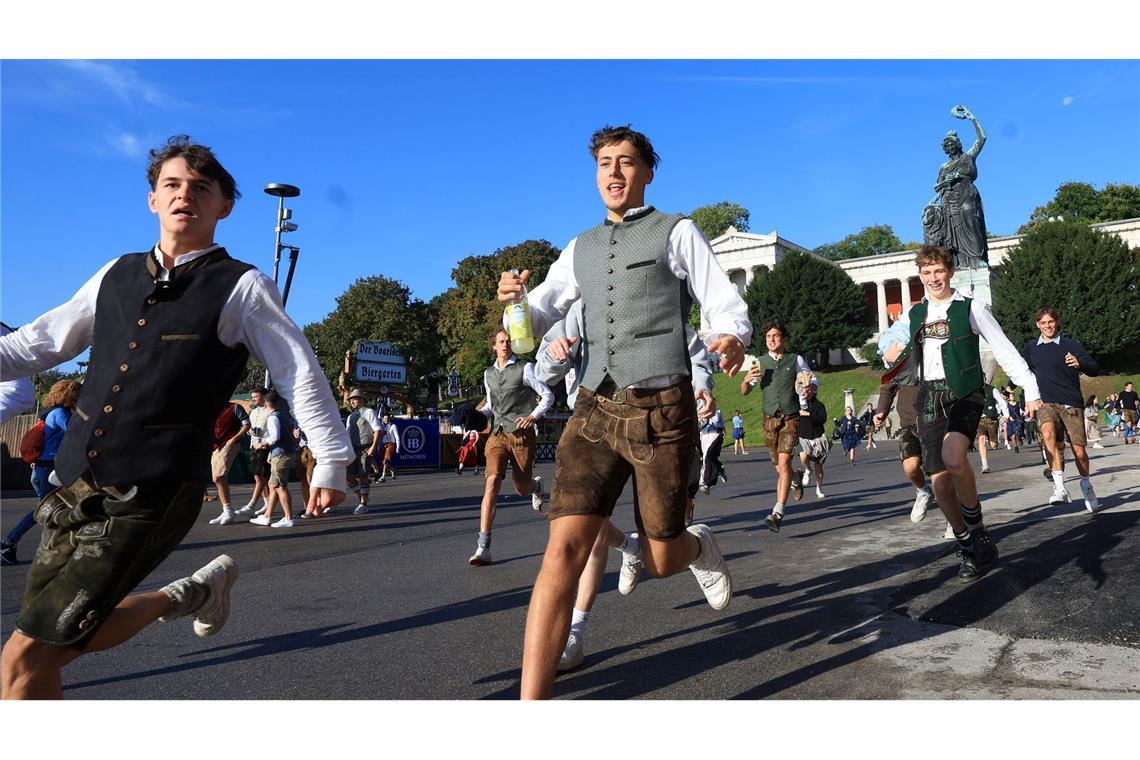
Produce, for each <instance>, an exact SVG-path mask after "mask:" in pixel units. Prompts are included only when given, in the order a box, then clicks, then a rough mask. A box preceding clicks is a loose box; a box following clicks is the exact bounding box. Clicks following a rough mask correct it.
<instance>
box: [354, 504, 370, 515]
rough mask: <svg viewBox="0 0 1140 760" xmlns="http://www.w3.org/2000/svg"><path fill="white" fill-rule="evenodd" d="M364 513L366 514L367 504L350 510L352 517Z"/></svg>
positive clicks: (358, 505)
mask: <svg viewBox="0 0 1140 760" xmlns="http://www.w3.org/2000/svg"><path fill="white" fill-rule="evenodd" d="M366 512H368V505H367V504H357V505H356V509H354V510H352V514H354V515H363V514H365V513H366Z"/></svg>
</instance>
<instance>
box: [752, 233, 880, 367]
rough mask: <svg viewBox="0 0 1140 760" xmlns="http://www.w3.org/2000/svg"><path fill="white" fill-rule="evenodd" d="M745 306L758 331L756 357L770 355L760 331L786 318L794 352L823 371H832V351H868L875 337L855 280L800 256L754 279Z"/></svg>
mask: <svg viewBox="0 0 1140 760" xmlns="http://www.w3.org/2000/svg"><path fill="white" fill-rule="evenodd" d="M744 302H745V303H746V304H748V318H749V319H750V320H751V321H752V326H753V328H754V330H753V333H752V346H751V348H750V352H751V353H753V354H761V353H764V352H765V351H766V350H767V348H766V347H765V345H764V335H763V334H762V333H761V331H760V326H761V325H762V324H764V322H766V321H768V320H769V319H782V320H783V321H784V324H785V325H787V327H788V346H789V348H790V349H791V350H793V351H795V352H797V353H800V354H803V355H804V356H806V357H813V356H815V357H816V359H817V362H818V363H819V365H820V366H827V364H828V357H827V352H828V350H829V349H832V348H851V347H853V346H862V345H864V344H865V343H866V342H867V341H868V339H870V337H871V334H872V333H873V332H874V331H873V329H872V328H871V327H870V326H869V325H868V324H867V323H868V310H869V307H868V305H867V300H866V299H865V298H864V297H863V290H862V289H861V288H860V287H859V286H858V285H856V284H855V282H854V281H853V280H852V279H851V277H850V275H848V274H847V273H846V272H844V271H843V270H842V269H840V268H839V267H838V266H836V265H834V264H829V263H828V262H826V261H821V260H820V259H818V258H816V257H815V256H811V255H809V254H805V253H800V252H799V251H792V252H790V253H788V254H787V255H786V256H784V258H783V259H782V260H781V261H780V263H779V264H777V265H776V266H775V267H774V268H773V269H772V271H771V272H768V273H767V274H766V275H764V276H763V277H754V278H753V279H752V282H750V283H749V284H748V288H747V290H745V291H744Z"/></svg>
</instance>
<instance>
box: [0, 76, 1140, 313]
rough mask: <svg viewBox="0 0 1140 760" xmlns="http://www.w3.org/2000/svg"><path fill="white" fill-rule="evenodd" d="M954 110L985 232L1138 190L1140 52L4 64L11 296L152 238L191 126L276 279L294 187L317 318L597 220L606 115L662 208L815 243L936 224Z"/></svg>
mask: <svg viewBox="0 0 1140 760" xmlns="http://www.w3.org/2000/svg"><path fill="white" fill-rule="evenodd" d="M956 103H965V104H966V105H968V106H969V107H970V108H971V109H972V110H973V111H974V113H975V114H977V115H978V117H979V118H980V119H981V121H982V124H983V126H984V127H985V128H986V130H987V132H988V137H989V140H988V142H987V144H986V147H985V150H984V152H983V154H982V156H981V159H980V161H979V172H980V176H979V180H978V187H979V189H980V190H981V193H982V197H983V200H984V203H985V208H986V218H987V222H988V224H989V226H990V230H991V231H992V232H995V233H1011V232H1013V231H1015V230H1016V228H1017V227H1018V225H1020V224H1021V223H1022V222H1024V221H1025V219H1026V218H1027V217H1028V215H1029V213H1030V212H1031V211H1032V209H1033V208H1034V207H1035V206H1037V205H1040V204H1042V203H1044V202H1045V201H1047V200H1048V199H1049V198H1050V197H1051V196H1052V194H1053V191H1054V190H1055V188H1056V187H1057V185H1058V184H1060V183H1062V182H1065V181H1068V180H1081V181H1086V182H1091V183H1093V184H1095V185H1097V186H1101V185H1103V184H1104V183H1106V182H1128V183H1140V64H1138V63H1137V62H1135V61H1119V60H1117V61H1074V60H1066V61H985V60H957V61H905V60H890V61H874V60H863V61H818V60H781V61H684V60H681V61H673V60H651V61H369V60H343V61H324V60H297V61H243V60H222V61H178V60H165V61H114V60H109V61H107V60H105V61H86V62H84V61H66V62H65V61H27V60H19V61H5V62H4V63H3V66H2V68H0V109H2V114H3V119H2V123H0V140H2V142H0V161H2V168H3V171H2V174H0V192H2V201H3V202H2V206H0V223H2V227H0V298H2V306H0V309H2V316H3V319H4V321H6V322H8V323H9V324H20V323H22V322H25V321H27V320H30V319H32V318H33V317H35V316H36V315H38V314H39V313H41V312H42V311H44V310H46V309H47V308H50V307H52V306H54V305H56V304H58V303H60V302H62V301H63V300H65V299H66V297H67V296H69V295H70V294H71V293H72V292H74V291H75V290H76V289H77V288H78V287H79V286H80V285H81V284H82V283H83V282H84V281H85V280H86V279H87V278H88V277H89V276H90V275H91V274H92V273H94V271H95V270H96V269H97V268H98V267H99V266H100V265H101V264H102V263H104V262H105V261H107V260H109V259H110V258H112V257H114V256H116V255H118V254H120V253H123V252H127V251H136V250H143V249H146V248H148V247H150V246H151V245H153V244H154V242H155V240H156V239H157V225H156V223H155V220H154V218H153V217H152V215H151V214H150V213H149V212H148V211H147V208H146V191H147V189H148V188H147V186H146V181H145V165H146V150H147V149H148V148H150V147H152V146H154V145H157V144H159V143H161V142H162V141H163V140H165V138H166V137H167V136H169V135H171V134H174V133H179V132H183V133H188V134H190V135H191V136H192V137H193V138H195V139H196V140H198V141H201V142H204V143H206V144H208V145H211V146H212V147H213V148H214V149H215V151H216V152H217V153H218V155H219V156H220V158H221V160H222V161H223V163H224V164H225V165H226V166H227V168H229V170H230V171H231V172H232V173H233V174H234V176H235V177H236V178H237V180H238V185H239V188H240V189H241V190H242V191H243V193H244V197H243V199H242V200H241V201H239V203H238V204H237V207H236V210H235V212H234V214H233V215H232V216H231V217H230V218H229V219H228V220H226V221H224V222H222V223H221V225H220V226H219V234H218V241H219V242H221V243H223V244H225V245H226V246H227V248H229V250H230V251H231V253H233V254H234V255H236V256H237V257H239V258H242V259H245V260H247V261H250V262H252V263H254V264H256V265H258V266H259V267H261V268H262V269H263V270H265V271H271V269H272V252H273V251H272V243H273V241H272V237H273V223H274V214H275V209H276V199H274V198H271V197H269V196H267V195H265V194H264V193H263V192H262V190H261V188H262V187H263V186H264V185H265V184H266V183H268V182H288V183H291V184H295V185H298V186H300V187H301V189H302V195H301V196H300V197H299V198H297V199H295V200H294V201H292V202H291V204H290V205H291V207H292V208H293V209H294V215H295V221H297V222H298V223H299V224H300V230H299V231H298V232H296V233H293V234H292V235H289V236H287V239H288V242H291V243H293V244H295V245H299V246H300V247H301V249H302V253H301V260H300V264H299V267H298V273H297V277H296V280H295V284H294V290H293V293H292V295H291V296H290V302H289V311H290V313H291V314H292V315H293V317H294V319H296V320H297V322H299V323H300V324H306V323H308V322H313V321H318V320H320V319H322V318H323V317H324V316H325V315H326V314H327V313H328V312H329V311H330V310H332V309H333V308H334V306H335V298H336V296H337V295H339V294H340V293H341V292H343V290H344V289H345V288H346V287H347V286H348V285H349V284H350V283H351V282H352V280H353V279H355V278H356V277H359V276H363V275H371V274H384V275H387V276H389V277H394V278H396V279H398V280H401V281H403V282H405V283H406V284H407V285H408V286H410V287H411V289H412V291H413V292H414V294H415V295H416V296H418V297H420V298H423V299H425V300H426V299H428V298H430V297H432V296H434V295H435V294H437V293H440V292H441V291H443V290H445V289H446V288H447V287H449V285H450V271H451V269H452V267H453V266H454V265H455V263H456V262H458V261H459V260H460V259H461V258H463V257H464V256H467V255H470V254H473V253H488V252H491V251H493V250H495V249H496V248H500V247H503V246H507V245H512V244H514V243H517V242H521V241H523V240H526V239H529V238H545V239H547V240H549V241H550V242H552V243H553V244H555V245H557V246H559V247H563V246H564V245H565V244H566V242H567V241H568V240H569V239H570V238H571V237H572V236H573V235H574V234H576V233H577V232H579V231H581V230H582V229H584V228H586V227H588V226H590V225H592V224H595V223H597V222H598V221H599V220H600V219H601V218H602V207H601V205H600V202H599V199H598V196H597V191H596V189H595V187H594V179H593V166H592V164H591V160H590V156H589V155H588V153H587V151H586V148H585V145H586V142H587V139H588V137H589V135H590V133H591V132H592V131H593V130H594V129H596V128H597V127H598V126H600V125H602V124H604V123H606V122H609V123H625V122H631V123H632V124H633V125H634V127H635V128H638V129H640V130H642V131H644V132H646V133H647V134H648V135H649V136H650V137H651V138H652V140H653V141H654V144H655V147H656V148H657V151H658V152H659V153H660V154H661V156H662V163H661V166H660V167H659V169H658V172H657V177H656V180H655V181H654V183H653V184H652V185H651V187H650V188H649V195H648V197H649V200H650V202H652V203H653V204H654V205H656V206H658V207H660V208H662V209H664V210H667V211H689V210H691V209H693V208H694V207H696V206H700V205H703V204H707V203H713V202H716V201H720V200H731V201H734V202H736V203H740V204H741V205H743V206H745V207H746V208H748V209H749V210H750V211H751V214H752V225H751V229H752V231H753V232H764V233H766V232H771V231H772V230H778V231H779V232H780V234H781V235H782V236H784V237H786V238H788V239H790V240H792V241H794V242H796V243H799V244H801V245H805V246H809V247H813V246H816V245H819V244H822V243H826V242H831V241H835V240H838V239H840V238H842V237H843V236H844V235H846V234H848V233H850V232H854V231H856V230H858V229H859V228H861V227H863V226H866V225H871V224H890V225H892V226H893V227H894V229H895V231H896V232H897V233H898V235H899V236H900V237H901V238H903V239H904V240H910V239H919V238H920V237H921V226H920V221H919V213H920V211H921V208H922V206H923V205H924V204H925V203H926V202H927V201H928V200H929V199H930V198H931V197H932V195H933V192H932V185H933V183H934V179H935V175H936V173H937V169H938V165H939V163H940V161H941V160H942V159H943V155H942V153H941V150H940V147H939V145H940V142H941V138H942V136H943V134H944V133H945V132H946V130H948V129H955V128H956V129H958V130H959V131H960V133H961V134H962V137H963V142H964V143H965V144H967V145H969V142H970V140H971V139H972V137H973V134H972V129H971V128H970V125H969V123H968V122H962V121H958V120H955V119H953V118H952V117H951V116H950V114H949V111H950V108H951V106H953V105H954V104H956ZM282 281H283V279H282Z"/></svg>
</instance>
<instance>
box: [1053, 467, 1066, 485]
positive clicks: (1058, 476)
mask: <svg viewBox="0 0 1140 760" xmlns="http://www.w3.org/2000/svg"><path fill="white" fill-rule="evenodd" d="M1053 485H1054V486H1056V487H1057V488H1064V487H1065V471H1064V470H1053Z"/></svg>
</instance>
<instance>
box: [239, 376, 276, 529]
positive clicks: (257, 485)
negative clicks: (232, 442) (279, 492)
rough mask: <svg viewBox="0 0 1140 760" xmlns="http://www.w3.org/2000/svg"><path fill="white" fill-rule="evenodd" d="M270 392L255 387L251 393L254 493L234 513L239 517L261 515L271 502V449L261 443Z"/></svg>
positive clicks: (250, 424)
mask: <svg viewBox="0 0 1140 760" xmlns="http://www.w3.org/2000/svg"><path fill="white" fill-rule="evenodd" d="M268 392H269V390H268V389H267V388H254V389H253V390H252V391H250V394H249V397H250V405H249V468H250V469H251V470H252V471H253V493H252V494H250V496H249V502H248V503H246V504H245V505H244V506H242V507H241V508H239V509H238V510H237V511H236V512H235V513H234V514H236V515H238V516H239V517H246V516H249V515H255V516H256V515H260V514H261V513H262V512H264V511H265V507H266V506H267V505H268V504H269V494H268V492H267V490H266V488H267V483H268V482H269V450H268V449H267V448H265V447H264V446H262V445H261V444H262V443H263V442H264V436H265V422H266V420H268V419H269V414H270V411H269V409H268V408H267V407H266V406H265V394H267V393H268ZM258 499H262V503H261V506H260V507H258V506H257V500H258Z"/></svg>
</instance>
